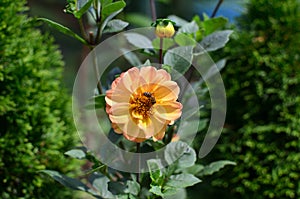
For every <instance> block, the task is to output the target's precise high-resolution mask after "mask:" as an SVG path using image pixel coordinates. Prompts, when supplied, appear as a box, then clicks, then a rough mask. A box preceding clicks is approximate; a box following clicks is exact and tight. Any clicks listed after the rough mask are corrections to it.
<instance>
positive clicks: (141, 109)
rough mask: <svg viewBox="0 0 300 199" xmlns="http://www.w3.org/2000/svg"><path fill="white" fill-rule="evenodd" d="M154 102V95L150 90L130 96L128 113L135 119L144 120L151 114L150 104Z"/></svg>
mask: <svg viewBox="0 0 300 199" xmlns="http://www.w3.org/2000/svg"><path fill="white" fill-rule="evenodd" d="M155 103H156V101H155V97H154V96H153V95H152V93H150V92H143V93H139V94H135V95H133V96H131V98H130V101H129V104H130V110H129V111H130V114H131V116H132V117H133V118H134V119H135V120H143V121H146V120H147V119H149V116H150V115H151V114H152V113H151V111H152V106H153V105H154V104H155Z"/></svg>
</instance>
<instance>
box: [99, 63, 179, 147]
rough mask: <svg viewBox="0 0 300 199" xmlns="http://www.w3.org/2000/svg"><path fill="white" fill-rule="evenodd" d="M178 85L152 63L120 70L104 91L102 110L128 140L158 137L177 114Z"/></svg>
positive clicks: (117, 131) (177, 116)
mask: <svg viewBox="0 0 300 199" xmlns="http://www.w3.org/2000/svg"><path fill="white" fill-rule="evenodd" d="M178 94H179V87H178V85H177V83H176V82H174V81H171V76H170V74H169V73H167V72H166V71H165V70H163V69H160V70H157V69H156V68H154V67H152V66H147V67H142V68H141V69H138V68H136V67H134V68H131V69H129V70H128V71H127V72H124V73H122V74H121V75H120V77H118V78H116V79H115V81H114V82H113V83H112V86H111V89H110V90H108V91H107V92H106V97H105V101H106V112H107V114H108V115H109V119H110V121H111V122H112V127H113V128H114V130H115V132H116V133H119V134H123V135H124V137H125V138H126V139H128V140H130V141H134V142H143V141H145V140H146V139H149V138H151V137H152V138H153V140H154V141H156V140H161V139H162V138H163V137H164V135H165V131H166V128H167V125H169V124H172V123H173V122H174V121H175V120H176V119H178V118H179V117H180V116H181V109H182V105H181V103H179V102H177V101H176V100H177V98H178Z"/></svg>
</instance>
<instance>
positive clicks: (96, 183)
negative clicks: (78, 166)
mask: <svg viewBox="0 0 300 199" xmlns="http://www.w3.org/2000/svg"><path fill="white" fill-rule="evenodd" d="M109 181H110V180H109V179H108V177H106V176H103V175H97V176H96V178H95V179H93V180H92V182H91V183H92V185H93V187H94V188H96V189H97V190H98V192H99V193H100V195H101V197H103V198H113V194H112V193H111V192H110V191H108V182H109Z"/></svg>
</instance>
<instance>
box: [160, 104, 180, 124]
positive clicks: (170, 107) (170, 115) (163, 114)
mask: <svg viewBox="0 0 300 199" xmlns="http://www.w3.org/2000/svg"><path fill="white" fill-rule="evenodd" d="M181 109H182V105H181V104H180V103H179V102H167V103H164V104H157V105H156V106H155V113H154V114H155V116H156V117H158V118H161V119H165V120H170V121H174V120H177V119H178V118H179V117H180V116H181Z"/></svg>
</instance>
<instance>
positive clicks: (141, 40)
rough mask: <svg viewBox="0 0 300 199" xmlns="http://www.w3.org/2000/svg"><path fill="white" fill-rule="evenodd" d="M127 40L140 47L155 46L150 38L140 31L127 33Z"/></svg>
mask: <svg viewBox="0 0 300 199" xmlns="http://www.w3.org/2000/svg"><path fill="white" fill-rule="evenodd" d="M124 35H125V37H126V39H127V41H128V42H129V43H130V44H132V45H134V46H135V47H138V48H153V46H152V42H151V40H150V39H148V38H147V37H145V36H144V35H141V34H138V33H125V34H124Z"/></svg>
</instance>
